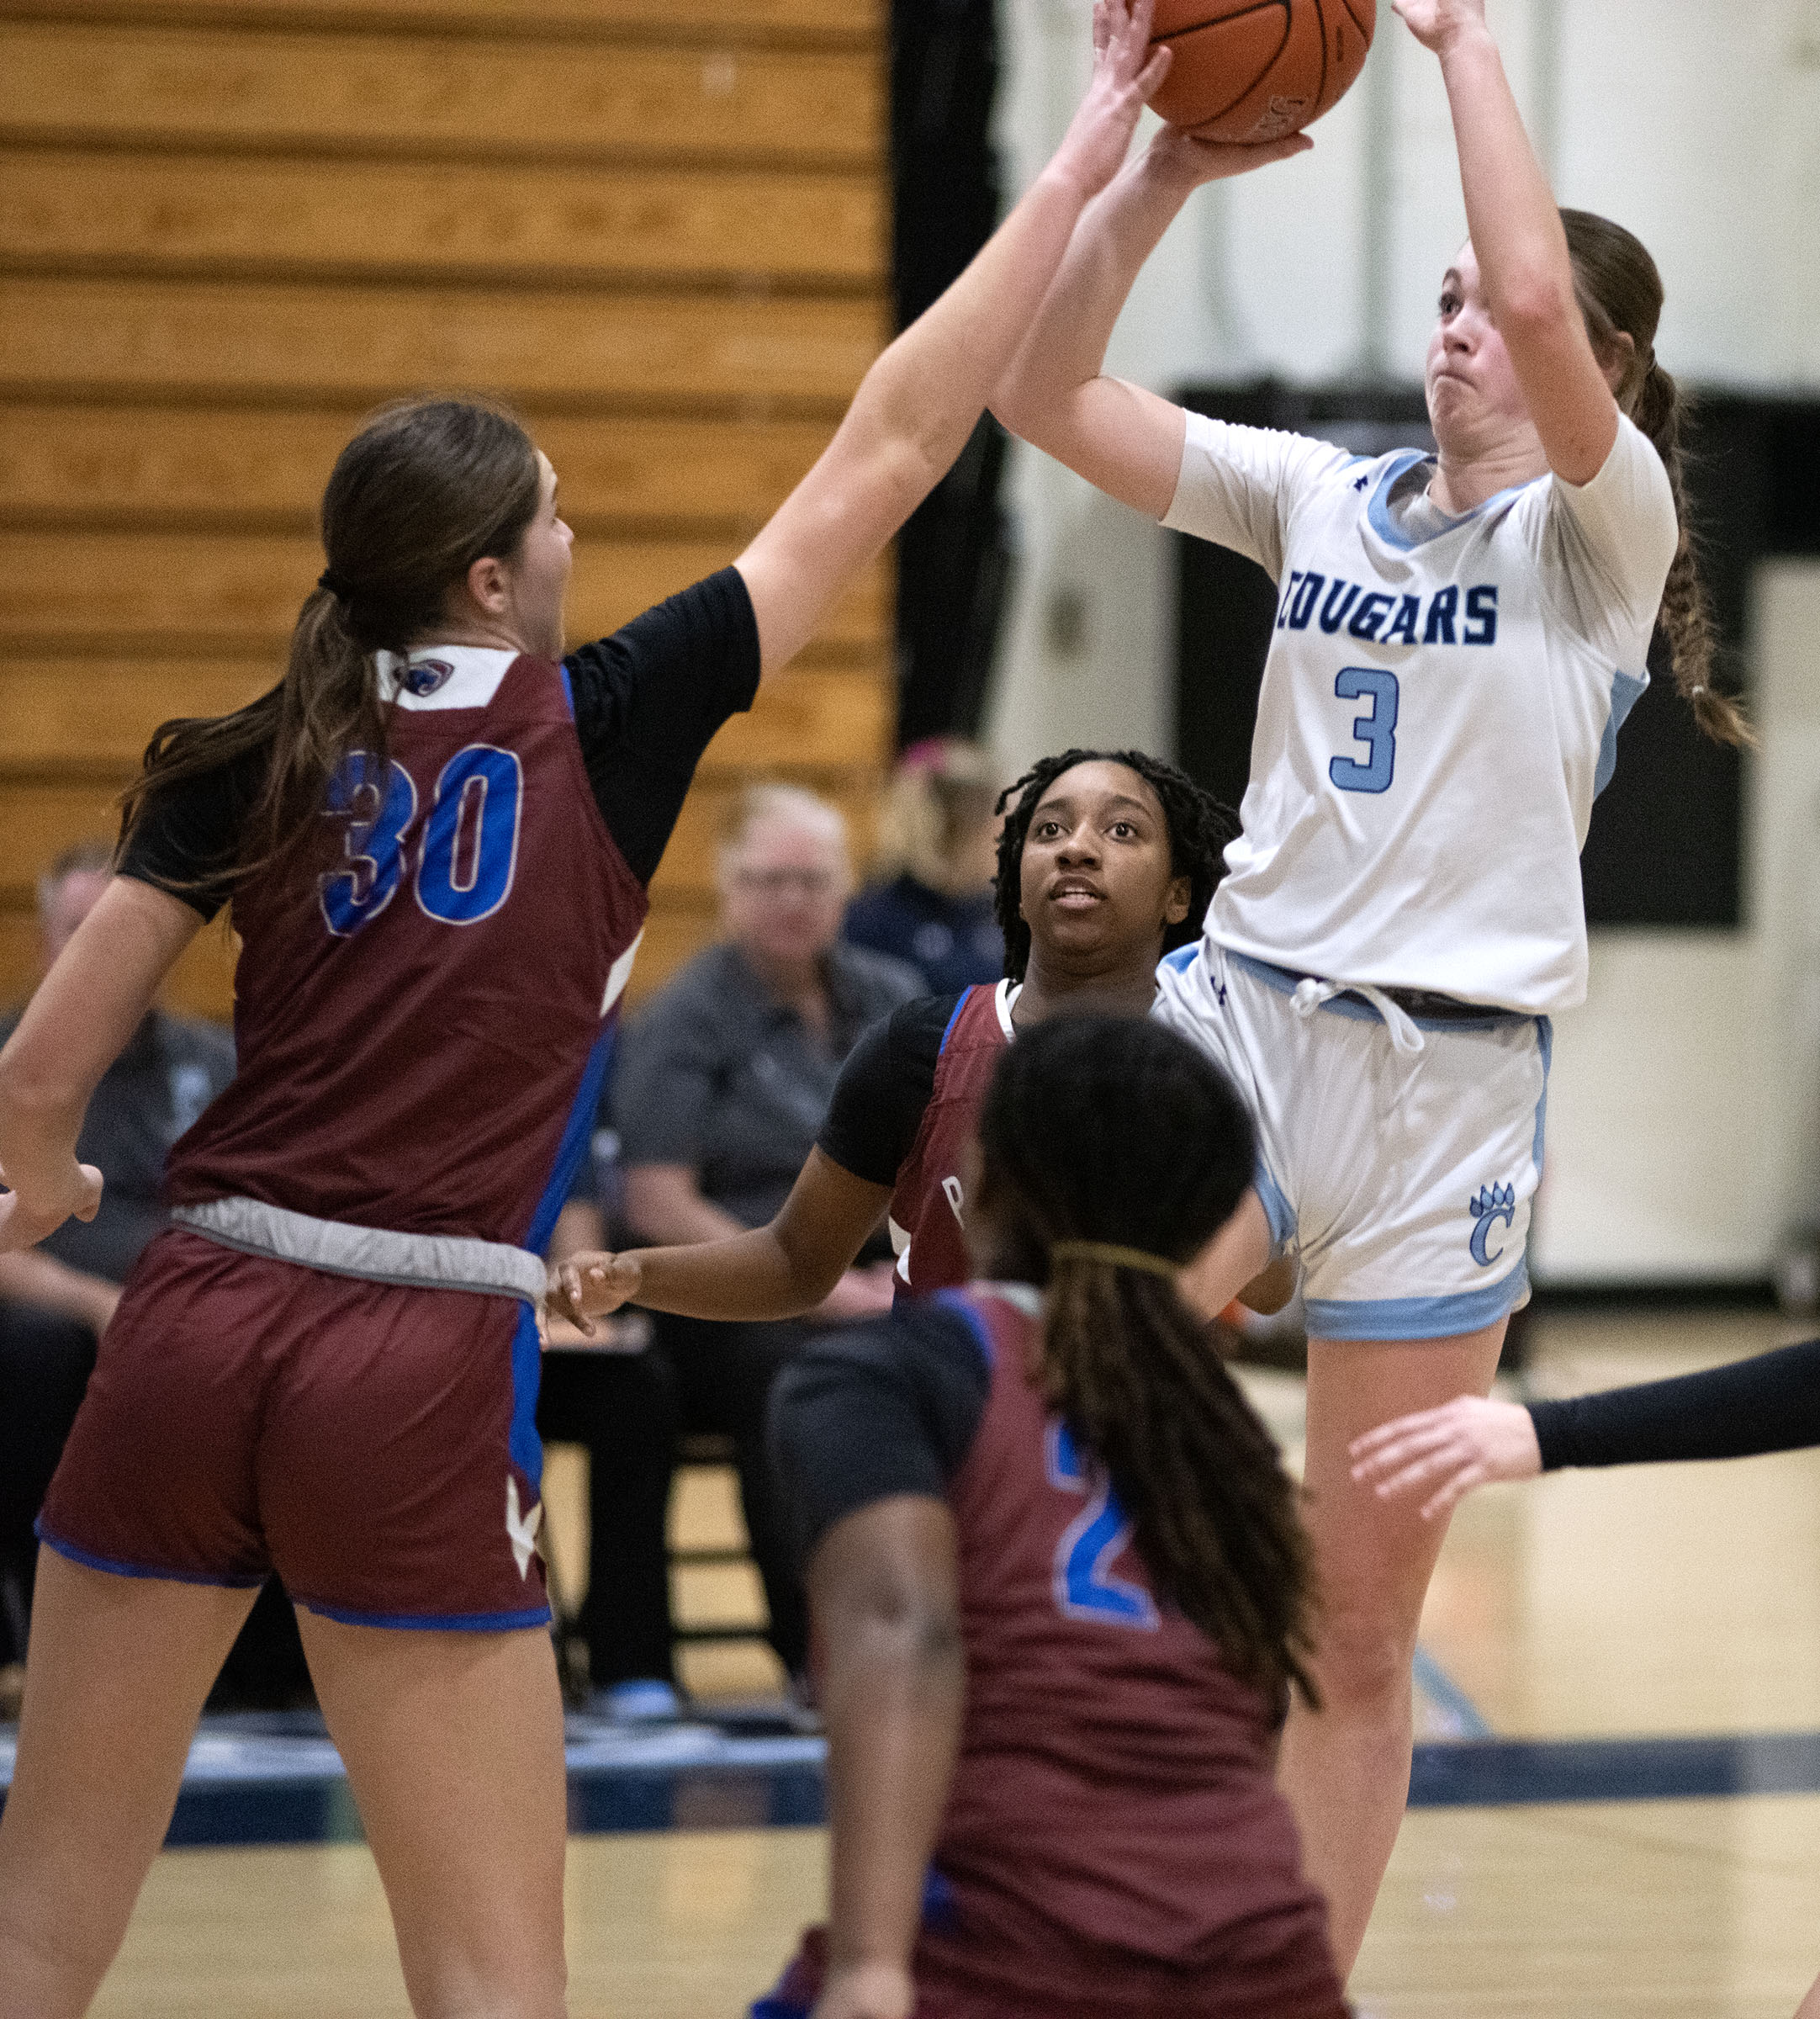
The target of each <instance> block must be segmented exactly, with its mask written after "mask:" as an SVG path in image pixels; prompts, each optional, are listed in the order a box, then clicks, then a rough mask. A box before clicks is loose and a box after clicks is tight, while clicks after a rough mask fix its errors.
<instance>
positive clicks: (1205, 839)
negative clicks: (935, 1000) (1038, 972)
mask: <svg viewBox="0 0 1820 2019" xmlns="http://www.w3.org/2000/svg"><path fill="white" fill-rule="evenodd" d="M1077 764H1122V765H1124V766H1125V767H1126V769H1127V770H1129V771H1135V772H1136V773H1137V775H1138V776H1139V777H1140V778H1141V779H1142V780H1143V781H1144V782H1145V784H1146V785H1147V786H1149V787H1150V788H1151V791H1152V792H1155V793H1156V797H1157V798H1158V799H1159V800H1160V801H1161V804H1162V809H1163V824H1164V825H1165V826H1166V827H1167V829H1168V830H1169V868H1170V873H1171V874H1172V876H1177V877H1187V878H1188V915H1187V917H1186V918H1184V919H1182V922H1181V923H1180V924H1179V925H1171V926H1167V927H1166V928H1165V930H1164V935H1163V951H1164V952H1165V953H1170V952H1172V951H1174V950H1175V949H1176V948H1177V946H1188V944H1189V943H1190V942H1191V941H1195V940H1198V939H1199V937H1200V936H1201V927H1202V925H1203V924H1204V922H1205V920H1206V917H1207V907H1208V906H1209V904H1211V903H1212V901H1213V896H1214V886H1215V885H1216V884H1217V883H1218V882H1219V881H1220V878H1221V877H1223V876H1224V875H1225V873H1226V865H1225V848H1226V844H1227V843H1228V842H1229V841H1230V840H1232V839H1233V837H1234V836H1235V835H1236V834H1237V833H1238V831H1239V823H1238V820H1237V819H1236V817H1235V815H1234V813H1232V810H1231V809H1230V808H1229V807H1225V806H1223V805H1221V803H1220V801H1219V800H1217V799H1216V798H1214V796H1213V794H1212V793H1211V792H1206V791H1204V789H1203V788H1202V787H1200V786H1198V785H1197V784H1196V783H1195V782H1194V781H1193V779H1192V778H1191V777H1189V776H1188V773H1187V772H1186V771H1178V770H1177V768H1176V766H1174V765H1172V764H1167V763H1165V762H1164V760H1162V759H1161V757H1151V756H1149V755H1146V754H1145V752H1144V751H1142V750H1064V751H1062V753H1061V755H1060V756H1057V757H1040V758H1039V759H1038V760H1037V761H1036V762H1035V763H1034V764H1033V765H1032V766H1030V768H1029V771H1026V772H1025V773H1024V776H1022V777H1021V778H1019V779H1018V780H1016V781H1015V782H1013V784H1010V785H1008V786H1007V787H1005V789H1004V791H1003V792H1001V793H1000V794H999V795H998V803H997V805H996V806H995V807H994V808H993V809H992V810H993V811H994V812H995V813H1003V814H1004V816H1005V824H1004V826H1003V829H1001V830H1000V833H999V836H998V874H997V877H996V878H995V879H994V881H993V885H992V896H993V909H994V910H995V912H996V913H997V919H998V925H999V930H1001V931H1002V932H1003V934H1004V935H1005V972H1006V973H1007V974H1008V976H1009V977H1010V978H1011V979H1012V980H1013V981H1014V982H1021V981H1022V980H1023V979H1024V970H1025V968H1026V967H1029V962H1030V928H1029V925H1028V924H1027V923H1026V922H1025V920H1024V916H1023V914H1022V913H1021V912H1020V911H1019V910H1018V902H1019V898H1020V897H1021V894H1022V893H1021V891H1020V888H1019V882H1020V877H1021V875H1022V872H1023V867H1024V840H1025V838H1026V837H1027V836H1028V835H1029V831H1030V820H1031V817H1032V816H1033V815H1034V813H1035V812H1036V808H1037V803H1038V802H1039V801H1040V799H1041V798H1042V797H1043V795H1044V793H1045V792H1047V791H1048V790H1049V788H1050V786H1052V785H1053V784H1054V783H1055V781H1056V780H1057V779H1058V778H1059V777H1061V775H1062V773H1063V772H1064V771H1072V770H1073V769H1074V767H1075V766H1076V765H1077ZM1007 809H1009V810H1007Z"/></svg>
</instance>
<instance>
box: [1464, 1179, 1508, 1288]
mask: <svg viewBox="0 0 1820 2019" xmlns="http://www.w3.org/2000/svg"><path fill="white" fill-rule="evenodd" d="M1467 1203H1468V1205H1469V1206H1471V1207H1472V1210H1473V1221H1475V1222H1476V1224H1475V1225H1474V1227H1473V1238H1472V1240H1471V1241H1470V1242H1469V1243H1468V1248H1470V1250H1471V1253H1472V1257H1473V1260H1474V1261H1475V1262H1476V1263H1477V1264H1479V1267H1480V1268H1481V1269H1489V1268H1490V1266H1491V1265H1492V1264H1493V1263H1494V1262H1495V1261H1496V1260H1497V1259H1498V1258H1499V1256H1500V1255H1501V1254H1502V1253H1504V1249H1503V1248H1502V1247H1501V1246H1500V1247H1498V1248H1491V1249H1489V1250H1488V1248H1487V1246H1486V1243H1488V1242H1489V1240H1490V1239H1491V1230H1492V1228H1493V1227H1495V1226H1496V1225H1497V1223H1498V1222H1499V1221H1500V1220H1501V1221H1503V1222H1504V1224H1505V1226H1506V1227H1510V1226H1512V1225H1514V1224H1515V1222H1516V1186H1515V1185H1514V1184H1482V1185H1480V1186H1479V1195H1478V1197H1477V1198H1476V1199H1472V1200H1468V1202H1467Z"/></svg>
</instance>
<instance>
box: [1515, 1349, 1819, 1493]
mask: <svg viewBox="0 0 1820 2019" xmlns="http://www.w3.org/2000/svg"><path fill="white" fill-rule="evenodd" d="M1528 1408H1529V1413H1530V1420H1531V1421H1532V1423H1534V1424H1535V1426H1536V1442H1537V1446H1538V1447H1539V1448H1540V1450H1541V1453H1542V1469H1543V1470H1544V1471H1550V1472H1553V1471H1558V1470H1560V1469H1561V1468H1563V1467H1564V1466H1569V1465H1648V1464H1662V1463H1665V1462H1669V1461H1673V1460H1688V1459H1717V1458H1749V1457H1753V1456H1754V1455H1758V1454H1759V1453H1763V1452H1768V1451H1796V1450H1801V1449H1806V1448H1807V1447H1808V1446H1810V1445H1814V1444H1820V1339H1809V1340H1807V1341H1806V1342H1805V1343H1802V1344H1801V1345H1799V1346H1784V1347H1780V1348H1779V1349H1777V1350H1776V1351H1775V1352H1774V1353H1763V1354H1756V1355H1754V1357H1753V1358H1751V1359H1746V1360H1733V1361H1732V1362H1730V1363H1729V1364H1728V1365H1725V1366H1722V1367H1710V1368H1707V1369H1706V1370H1704V1371H1703V1372H1701V1373H1699V1374H1686V1375H1677V1376H1675V1377H1674V1378H1673V1379H1671V1380H1664V1381H1644V1382H1640V1383H1638V1384H1637V1386H1634V1387H1630V1388H1611V1389H1606V1390H1604V1391H1600V1393H1598V1394H1595V1395H1577V1396H1569V1397H1568V1398H1567V1399H1565V1400H1563V1401H1560V1402H1532V1403H1530V1404H1529V1405H1528Z"/></svg>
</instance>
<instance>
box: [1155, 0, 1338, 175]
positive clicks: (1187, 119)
mask: <svg viewBox="0 0 1820 2019" xmlns="http://www.w3.org/2000/svg"><path fill="white" fill-rule="evenodd" d="M1377 14H1378V9H1377V0H1156V14H1155V17H1154V19H1152V21H1151V45H1152V46H1153V47H1154V46H1155V45H1156V44H1157V43H1159V42H1167V44H1168V45H1169V46H1170V48H1171V49H1172V50H1174V51H1175V61H1173V62H1172V63H1171V65H1170V66H1169V74H1168V76H1167V77H1165V78H1164V79H1163V81H1162V85H1161V88H1160V89H1159V90H1158V91H1157V93H1156V96H1155V97H1154V98H1152V99H1151V110H1152V111H1154V112H1156V113H1158V114H1161V117H1162V118H1164V119H1167V120H1168V121H1169V122H1170V124H1171V125H1175V126H1188V127H1193V129H1194V130H1195V131H1196V132H1197V133H1198V134H1199V135H1201V137H1202V138H1204V139H1205V140H1232V141H1254V142H1255V141H1259V140H1281V139H1282V138H1283V135H1285V134H1290V133H1297V132H1299V131H1300V130H1301V129H1302V128H1303V127H1304V126H1306V125H1309V124H1310V123H1311V122H1312V121H1314V120H1315V119H1319V118H1320V115H1321V114H1323V113H1324V112H1328V111H1331V109H1333V107H1334V106H1335V105H1336V104H1337V103H1339V102H1340V99H1341V97H1342V96H1343V94H1344V93H1345V92H1346V89H1347V87H1349V86H1350V85H1351V84H1352V80H1353V79H1354V78H1355V77H1357V75H1358V73H1359V72H1360V71H1361V70H1362V69H1363V68H1364V67H1365V57H1366V53H1367V52H1368V50H1369V49H1370V48H1371V45H1372V30H1373V28H1374V27H1375V26H1376V24H1377Z"/></svg>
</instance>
